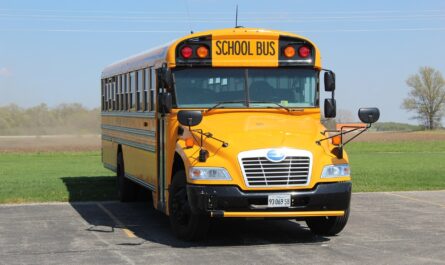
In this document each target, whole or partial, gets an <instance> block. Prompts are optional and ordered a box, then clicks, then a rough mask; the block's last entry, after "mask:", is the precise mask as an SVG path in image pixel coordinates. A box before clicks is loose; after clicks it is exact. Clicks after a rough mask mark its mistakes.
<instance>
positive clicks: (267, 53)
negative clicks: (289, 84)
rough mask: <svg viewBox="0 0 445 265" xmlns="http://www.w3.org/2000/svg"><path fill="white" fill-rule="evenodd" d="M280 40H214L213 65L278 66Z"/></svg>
mask: <svg viewBox="0 0 445 265" xmlns="http://www.w3.org/2000/svg"><path fill="white" fill-rule="evenodd" d="M278 53H279V46H278V40H270V39H244V40H243V39H236V40H235V39H217V40H212V66H258V67H261V66H263V67H264V66H272V67H276V66H278Z"/></svg>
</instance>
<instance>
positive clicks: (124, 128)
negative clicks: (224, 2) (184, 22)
mask: <svg viewBox="0 0 445 265" xmlns="http://www.w3.org/2000/svg"><path fill="white" fill-rule="evenodd" d="M202 36H211V64H210V65H208V67H213V68H219V67H221V68H227V67H268V68H274V67H280V65H279V53H280V38H281V37H283V36H285V37H290V38H296V39H299V40H303V41H305V42H306V43H309V44H310V45H312V47H313V53H314V57H313V59H312V62H311V67H312V68H313V69H316V70H318V71H319V70H321V69H322V65H321V57H320V52H319V50H318V48H317V46H316V45H315V44H314V43H312V42H311V41H310V40H308V39H306V38H304V37H302V36H299V35H296V34H292V33H288V32H282V31H274V30H264V29H252V28H230V29H222V30H212V31H207V32H199V33H195V34H191V35H187V36H185V37H183V38H181V39H178V40H176V41H174V42H173V43H171V44H168V45H166V46H163V47H161V48H158V49H155V50H152V51H150V52H147V53H145V54H141V55H137V56H134V57H131V58H129V59H128V60H125V61H122V62H118V63H116V64H113V65H111V66H110V67H108V68H106V69H105V70H104V72H103V74H102V80H108V79H109V78H111V77H113V76H116V75H117V76H119V75H122V74H125V73H129V72H131V71H137V70H139V69H148V68H150V69H158V68H160V67H161V66H162V65H166V66H167V67H168V68H169V69H173V70H174V69H175V68H176V67H178V61H177V60H178V52H177V51H178V49H177V48H178V45H180V44H181V43H183V42H184V41H187V40H190V39H194V38H199V37H202ZM232 40H236V41H240V40H243V41H245V45H246V47H247V46H249V47H250V48H252V47H254V46H256V45H262V44H258V43H260V42H261V41H268V45H269V48H270V47H273V49H270V50H275V53H274V54H273V55H271V54H272V52H269V56H261V55H257V54H246V55H233V56H222V55H218V54H217V51H218V47H221V45H222V44H226V45H230V41H232ZM217 41H219V42H218V43H217ZM224 41H226V42H224ZM218 45H219V46H218ZM257 48H258V47H257ZM153 78H154V76H152V79H151V80H153ZM105 82H106V81H105ZM103 84H104V83H103ZM154 84H159V80H157V81H155V82H154ZM103 102H105V107H104V106H103V112H102V153H103V163H104V165H105V166H106V167H107V168H109V169H112V170H115V171H116V167H117V159H118V158H117V154H118V152H119V150H121V152H122V154H123V158H124V161H125V175H126V176H127V177H129V178H130V179H131V180H132V181H135V182H138V183H139V184H142V185H143V186H145V187H146V188H149V189H150V190H151V191H152V194H153V205H154V207H155V208H158V209H159V210H161V211H163V212H165V213H166V214H169V209H168V205H169V203H168V198H169V196H168V195H169V186H170V184H171V181H172V176H173V175H174V174H175V172H174V170H175V169H174V164H175V159H178V158H180V159H181V160H182V162H183V166H184V171H185V172H186V174H187V183H189V184H190V185H198V186H199V185H202V186H234V187H237V189H239V190H240V191H242V192H256V191H265V192H268V191H283V192H285V191H295V192H299V191H302V192H309V193H310V192H311V191H312V190H313V189H314V188H315V187H316V186H317V185H319V184H320V183H333V182H335V183H344V182H350V180H351V178H350V176H344V177H337V178H321V177H320V176H321V174H322V170H323V168H324V167H325V166H328V165H333V164H334V165H335V164H348V157H347V155H346V154H345V155H344V156H343V158H341V159H339V158H337V156H336V155H334V154H333V153H332V152H331V150H332V149H333V148H334V147H335V146H333V145H332V144H331V142H330V141H323V142H321V143H320V144H316V143H315V142H316V141H317V140H320V139H321V138H323V137H324V135H322V132H323V131H324V130H325V127H324V126H323V125H322V124H321V123H320V108H319V107H310V108H303V109H300V110H298V111H291V112H288V111H286V110H284V109H280V108H271V109H266V108H264V109H249V108H240V109H214V110H212V111H209V112H206V111H205V110H204V109H203V112H202V113H203V120H202V122H201V124H200V125H199V126H197V127H199V128H200V129H202V130H203V131H205V132H208V131H209V132H211V133H212V134H213V136H215V137H217V138H219V139H224V141H226V142H228V143H229V146H228V147H225V148H223V147H222V146H221V143H220V142H217V141H214V140H212V139H206V140H205V148H206V150H207V151H208V152H209V156H208V159H207V160H206V161H205V162H199V161H198V153H199V149H200V147H199V142H196V141H195V142H194V145H193V147H187V146H186V143H185V141H186V138H190V134H189V133H188V131H187V128H186V127H184V129H185V130H186V132H185V133H184V134H183V135H182V136H181V135H178V128H179V127H181V125H180V124H179V122H178V119H177V113H178V111H180V110H181V109H179V108H173V109H172V111H171V113H169V114H167V115H165V116H164V117H163V119H164V126H165V127H164V130H163V134H164V135H161V134H162V132H160V130H159V122H160V120H159V117H160V115H161V114H160V113H159V111H157V110H158V106H153V110H152V111H137V110H136V109H127V110H124V111H122V110H118V111H115V110H110V108H109V107H107V106H109V104H108V103H107V102H109V101H107V100H106V99H105V100H103ZM153 104H157V100H154V101H153ZM182 127H183V126H182ZM160 137H161V138H162V139H163V140H162V141H163V142H164V144H165V145H164V147H165V148H164V149H163V150H164V151H163V155H162V159H164V160H163V165H165V167H164V168H160V167H162V165H161V166H160V163H159V159H160V158H159V157H160V156H159V155H160V152H161V151H160V141H159V139H160ZM197 137H198V136H197ZM265 148H295V149H301V150H305V151H308V152H310V153H311V154H312V163H311V168H310V176H309V181H308V183H307V184H305V185H297V186H296V185H294V186H279V187H276V186H270V187H249V186H248V185H247V184H246V180H245V178H244V176H243V173H242V168H241V165H240V162H239V160H238V154H240V153H241V152H244V151H248V150H259V149H265ZM196 166H202V167H223V168H225V169H226V170H227V172H228V173H229V174H230V176H231V178H232V179H231V180H193V179H192V178H191V177H190V176H189V169H190V167H196ZM160 182H163V183H162V185H160ZM349 192H350V189H349ZM161 193H162V196H160V194H161ZM348 204H349V199H348ZM344 212H345V209H325V210H323V209H315V210H307V211H299V210H298V209H295V210H291V211H268V210H267V209H265V210H262V211H247V210H246V211H238V212H236V211H235V212H233V211H226V212H225V213H223V214H222V215H221V214H215V213H211V216H214V215H215V216H217V215H218V216H224V217H288V218H291V217H315V216H342V215H343V214H344Z"/></svg>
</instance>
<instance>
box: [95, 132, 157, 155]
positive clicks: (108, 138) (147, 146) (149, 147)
mask: <svg viewBox="0 0 445 265" xmlns="http://www.w3.org/2000/svg"><path fill="white" fill-rule="evenodd" d="M102 140H105V141H111V142H116V143H119V144H124V145H128V146H131V147H134V148H137V149H141V150H145V151H149V152H152V153H155V152H156V147H155V146H154V145H151V144H141V143H136V142H133V141H129V140H125V139H121V138H117V137H112V136H109V135H105V134H103V135H102Z"/></svg>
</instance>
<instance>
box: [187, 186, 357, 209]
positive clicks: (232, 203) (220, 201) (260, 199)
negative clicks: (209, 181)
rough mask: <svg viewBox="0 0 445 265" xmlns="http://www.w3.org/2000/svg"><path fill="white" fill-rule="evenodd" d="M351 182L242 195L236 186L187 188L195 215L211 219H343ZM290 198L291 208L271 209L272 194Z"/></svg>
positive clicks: (243, 192) (349, 197)
mask: <svg viewBox="0 0 445 265" xmlns="http://www.w3.org/2000/svg"><path fill="white" fill-rule="evenodd" d="M351 186H352V185H351V182H337V183H320V184H318V185H317V186H316V187H315V188H314V189H312V190H290V191H242V190H240V189H239V188H238V187H236V186H216V185H214V186H204V185H191V184H188V185H187V194H188V198H189V203H190V207H191V209H192V211H193V212H194V213H204V214H208V215H210V216H212V217H281V218H286V217H288V218H291V217H314V216H343V215H344V211H345V210H346V209H347V208H348V207H349V202H350V199H351ZM274 193H279V194H290V195H291V206H290V207H286V208H268V206H267V199H268V195H269V194H274Z"/></svg>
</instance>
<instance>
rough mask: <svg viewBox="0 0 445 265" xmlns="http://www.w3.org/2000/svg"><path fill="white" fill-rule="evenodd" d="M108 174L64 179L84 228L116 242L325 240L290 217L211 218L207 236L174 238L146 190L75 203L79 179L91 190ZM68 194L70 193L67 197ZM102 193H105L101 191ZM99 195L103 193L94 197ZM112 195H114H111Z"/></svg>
mask: <svg viewBox="0 0 445 265" xmlns="http://www.w3.org/2000/svg"><path fill="white" fill-rule="evenodd" d="M102 178H109V177H80V179H78V181H74V179H73V177H70V178H66V179H69V180H64V183H65V185H66V186H67V189H68V191H69V192H70V202H71V206H72V207H73V209H74V210H76V211H77V212H78V213H79V215H80V216H81V217H82V218H83V219H84V220H85V222H86V223H87V224H88V227H87V228H86V230H87V231H89V232H93V233H103V234H104V235H103V236H107V237H109V240H111V242H113V244H116V245H124V246H140V245H144V244H150V245H151V244H161V245H166V246H171V247H176V248H189V247H212V246H215V247H216V246H245V245H266V244H317V243H322V242H325V241H329V238H327V237H321V236H315V235H313V234H312V233H311V232H310V231H309V230H308V229H307V228H306V226H304V225H301V224H300V223H299V222H295V221H290V220H269V219H268V220H258V219H253V220H244V219H213V220H212V222H211V226H210V229H209V232H208V235H207V237H206V238H205V239H204V240H201V241H198V242H185V241H182V240H179V239H177V238H176V237H175V236H174V235H173V233H172V231H171V229H170V223H169V219H168V217H167V216H165V215H164V214H163V213H161V212H158V211H157V210H155V209H154V208H153V206H152V202H151V198H150V197H151V195H150V193H149V192H146V193H141V194H140V196H139V197H140V199H141V200H143V201H139V202H134V203H120V202H117V201H105V202H104V201H97V202H75V201H76V199H78V198H79V197H78V196H80V195H81V194H85V193H86V191H81V190H79V188H80V189H82V188H84V189H85V188H86V187H85V184H82V185H80V184H79V181H80V182H84V181H88V180H90V179H91V180H92V182H91V185H92V188H93V189H97V190H101V189H100V187H98V186H96V185H98V184H100V183H101V181H108V180H107V179H102ZM71 194H73V196H72V197H71ZM104 194H106V193H104ZM98 197H99V198H102V197H103V195H101V196H98ZM114 198H115V197H114ZM123 228H125V229H128V230H129V231H131V232H132V233H133V234H134V236H135V238H132V237H128V236H126V235H125V233H123V232H122V229H123Z"/></svg>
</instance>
